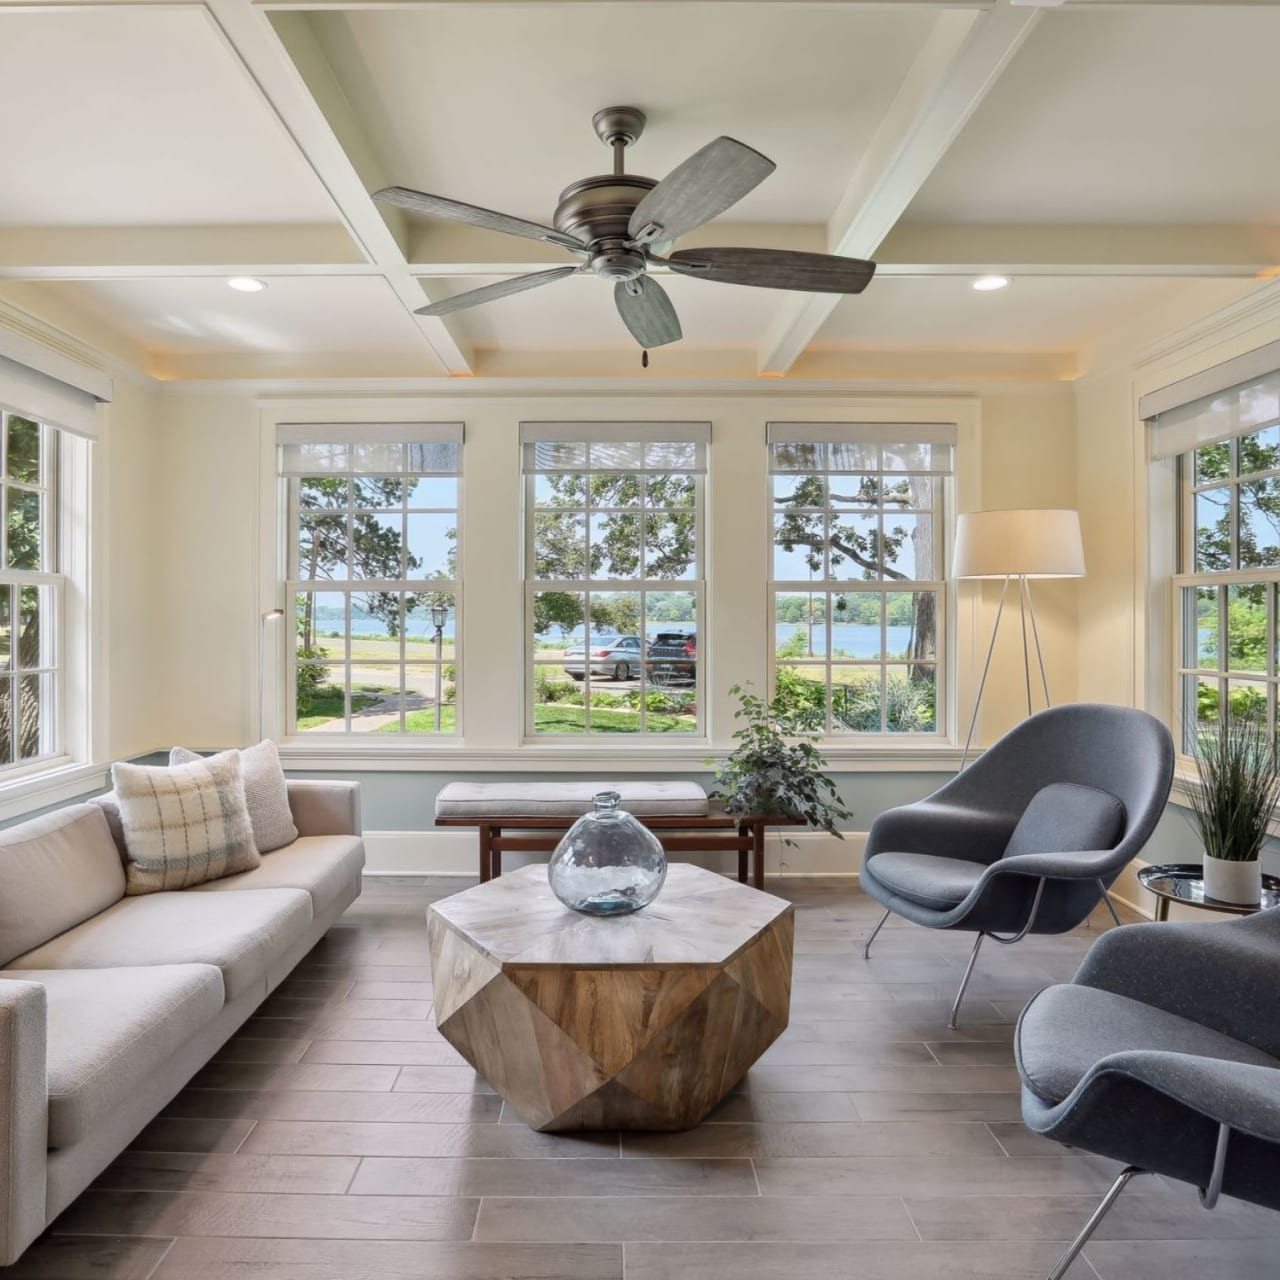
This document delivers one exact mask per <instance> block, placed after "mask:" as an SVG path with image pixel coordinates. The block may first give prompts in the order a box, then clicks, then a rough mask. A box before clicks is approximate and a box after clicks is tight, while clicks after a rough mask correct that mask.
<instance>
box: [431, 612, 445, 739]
mask: <svg viewBox="0 0 1280 1280" xmlns="http://www.w3.org/2000/svg"><path fill="white" fill-rule="evenodd" d="M448 620H449V606H448V605H443V604H433V605H432V606H431V625H432V626H433V627H435V629H436V732H437V733H439V732H440V698H441V695H442V694H443V692H444V686H443V682H442V677H443V675H444V667H443V662H444V624H445V623H446V622H448Z"/></svg>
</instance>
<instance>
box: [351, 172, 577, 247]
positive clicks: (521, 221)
mask: <svg viewBox="0 0 1280 1280" xmlns="http://www.w3.org/2000/svg"><path fill="white" fill-rule="evenodd" d="M373 198H374V199H375V200H381V201H382V203H383V204H394V205H396V206H398V207H399V208H401V209H408V210H409V211H410V212H411V213H422V214H425V215H426V216H427V217H429V218H445V219H447V220H448V221H449V222H465V223H467V224H468V225H469V226H472V227H484V228H485V229H486V230H488V231H505V232H506V233H507V234H508V235H511V236H525V237H526V238H527V239H529V240H545V241H546V242H547V243H548V244H556V245H559V246H560V247H561V248H562V249H572V250H574V251H575V252H582V251H584V250H585V249H586V245H585V244H583V242H582V241H581V240H579V239H578V238H577V237H576V236H570V235H566V234H565V233H564V232H563V231H557V230H555V228H554V227H544V226H543V225H542V223H540V222H529V221H528V220H527V219H525V218H513V217H512V216H511V215H510V214H508V213H495V212H494V211H493V210H492V209H482V208H481V207H480V206H479V205H476V204H463V203H462V201H461V200H449V199H447V198H446V197H444V196H432V195H428V194H427V193H426V192H425V191H414V190H412V188H410V187H383V188H382V190H381V191H375V192H374V193H373Z"/></svg>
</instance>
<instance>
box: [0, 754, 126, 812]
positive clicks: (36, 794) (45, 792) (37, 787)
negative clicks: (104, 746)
mask: <svg viewBox="0 0 1280 1280" xmlns="http://www.w3.org/2000/svg"><path fill="white" fill-rule="evenodd" d="M110 774H111V768H110V766H109V765H105V764H82V763H79V762H77V761H74V760H72V759H71V757H70V756H55V757H54V758H53V759H52V760H42V761H40V762H38V763H37V764H33V765H31V766H29V767H27V768H24V769H21V770H15V771H14V772H13V773H11V774H8V775H5V776H4V778H3V780H0V822H7V821H9V820H11V819H13V818H21V817H23V816H25V815H27V814H29V813H31V812H33V811H34V810H36V809H44V808H47V807H49V806H50V805H56V804H62V803H65V802H67V801H70V800H76V799H79V798H81V797H83V796H84V795H85V794H86V793H88V792H90V791H96V790H98V789H99V788H101V787H104V786H106V785H107V783H108V779H109V778H110Z"/></svg>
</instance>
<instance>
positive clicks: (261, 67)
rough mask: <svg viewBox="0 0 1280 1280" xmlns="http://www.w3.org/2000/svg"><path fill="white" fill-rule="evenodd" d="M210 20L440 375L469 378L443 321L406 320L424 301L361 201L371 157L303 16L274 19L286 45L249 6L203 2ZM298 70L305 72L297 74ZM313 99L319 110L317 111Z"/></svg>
mask: <svg viewBox="0 0 1280 1280" xmlns="http://www.w3.org/2000/svg"><path fill="white" fill-rule="evenodd" d="M208 9H209V13H210V15H211V17H212V19H213V21H214V22H215V23H216V24H217V26H218V28H219V29H220V30H221V32H222V34H223V36H224V37H225V38H226V40H227V42H228V44H229V45H230V46H231V48H232V49H233V50H234V51H235V53H236V54H237V55H238V57H239V58H240V60H241V62H242V63H243V64H244V67H245V70H246V71H247V72H248V73H249V75H250V76H251V77H252V79H253V81H254V82H255V84H256V85H257V87H258V89H259V90H260V91H261V93H262V95H263V97H264V98H265V99H266V101H267V102H268V103H269V104H270V106H271V108H272V110H273V111H275V113H276V115H277V116H279V118H280V121H281V123H282V124H283V125H284V126H285V128H286V129H287V130H288V131H289V134H290V136H291V137H292V138H293V140H294V143H295V144H296V145H297V147H298V149H299V151H300V152H301V153H302V156H303V158H304V159H305V160H306V161H307V163H308V164H309V165H310V166H311V168H312V170H313V171H314V172H315V174H316V176H317V177H318V178H319V179H320V181H321V182H322V183H323V184H324V187H325V189H326V190H327V191H328V193H329V195H330V197H331V198H332V200H333V202H334V204H335V206H336V207H337V209H338V212H339V214H340V215H341V217H342V219H343V222H344V223H345V224H346V226H347V228H348V230H349V231H350V232H351V235H352V236H353V237H354V239H355V241H356V243H357V244H358V245H359V246H360V247H361V249H362V250H363V252H364V253H365V254H366V255H367V256H368V258H369V260H370V261H371V262H372V263H373V264H374V265H375V266H377V267H378V269H379V270H380V271H381V273H382V274H383V275H384V276H385V278H386V280H387V283H388V284H389V285H390V286H391V288H392V290H393V291H394V292H395V294H396V297H397V298H399V300H400V302H401V303H402V305H403V306H404V308H405V310H406V311H408V312H409V313H410V315H412V316H413V319H414V321H415V323H416V324H417V326H418V330H419V332H420V333H421V334H422V336H423V338H424V339H425V340H426V342H427V343H428V345H429V346H430V347H431V350H432V352H433V353H434V355H435V357H436V359H437V360H439V362H440V364H441V365H442V366H443V367H444V368H445V370H446V371H447V372H448V373H451V374H460V375H469V374H471V373H472V372H473V370H472V368H471V361H470V358H469V354H468V353H467V352H466V351H465V350H464V349H463V347H462V346H461V344H460V343H459V342H458V341H457V339H456V338H455V337H454V335H453V333H452V332H451V331H450V329H449V327H448V326H447V325H446V324H445V323H444V321H442V320H439V319H434V318H431V317H428V316H418V315H413V313H414V311H415V310H416V308H418V307H421V306H425V305H426V304H427V303H428V302H429V301H430V299H429V298H428V297H427V294H426V292H425V290H424V289H423V287H422V285H421V284H420V283H419V282H418V280H417V279H416V278H415V277H414V275H413V273H412V272H411V271H410V270H409V264H408V261H407V259H406V258H405V255H404V251H403V249H402V247H401V244H400V241H399V239H398V238H397V237H396V235H395V234H394V233H393V232H392V230H391V228H390V227H389V226H388V224H387V221H386V220H384V218H383V216H382V213H381V212H380V210H379V209H378V206H377V205H376V204H375V203H374V201H373V200H372V198H371V197H370V195H369V191H370V189H371V188H376V187H379V186H382V185H384V184H385V175H384V174H381V173H379V172H378V171H377V157H376V153H375V151H374V149H373V147H372V146H371V145H370V144H369V141H368V139H367V137H366V136H365V133H364V129H363V127H362V126H361V124H360V122H359V121H358V120H357V119H356V118H355V116H354V114H353V113H352V112H351V110H350V107H349V106H348V104H347V102H346V99H345V97H344V96H343V95H342V93H341V90H340V88H339V86H338V84H337V82H336V80H334V78H333V73H332V71H331V69H330V68H329V65H328V63H327V62H326V61H325V59H324V57H323V54H322V53H321V52H320V49H319V47H318V45H317V44H316V42H315V40H314V39H313V38H311V33H310V29H309V28H308V27H307V26H306V18H305V16H303V15H301V14H298V15H282V18H281V22H282V24H286V25H287V29H288V32H289V47H288V48H286V45H285V42H284V39H283V38H282V36H281V35H280V34H278V33H277V31H276V28H275V27H274V26H273V25H272V22H271V19H270V18H269V17H268V16H267V14H266V13H264V12H261V11H259V10H256V9H255V8H254V7H253V5H252V4H251V3H250V0H208ZM299 64H301V65H302V66H304V67H306V69H307V72H308V73H309V74H308V75H306V76H304V73H303V71H302V70H301V69H300V66H299ZM321 100H323V101H324V105H323V106H322V105H321Z"/></svg>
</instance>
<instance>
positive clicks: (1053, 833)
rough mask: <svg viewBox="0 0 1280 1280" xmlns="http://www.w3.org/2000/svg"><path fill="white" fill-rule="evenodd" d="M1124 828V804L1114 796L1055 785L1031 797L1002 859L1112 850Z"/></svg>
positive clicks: (1085, 788) (1067, 784)
mask: <svg viewBox="0 0 1280 1280" xmlns="http://www.w3.org/2000/svg"><path fill="white" fill-rule="evenodd" d="M1124 828H1125V812H1124V805H1123V804H1121V803H1120V801H1119V800H1117V799H1116V798H1115V796H1113V795H1111V794H1110V793H1109V792H1106V791H1099V790H1098V789H1097V788H1096V787H1081V786H1077V785H1076V784H1075V783H1074V782H1055V783H1053V784H1052V785H1051V786H1048V787H1041V788H1040V790H1039V791H1037V792H1036V793H1035V795H1034V796H1032V797H1031V803H1030V804H1029V805H1027V807H1026V809H1025V810H1024V811H1023V814H1022V817H1021V818H1019V819H1018V825H1017V826H1016V827H1014V829H1013V835H1011V836H1010V837H1009V843H1008V845H1007V846H1006V847H1005V851H1004V856H1005V857H1006V858H1012V857H1014V856H1016V855H1017V854H1021V853H1085V852H1088V851H1089V850H1090V849H1114V848H1115V847H1116V845H1117V844H1118V843H1119V842H1120V837H1121V836H1123V835H1124Z"/></svg>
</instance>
